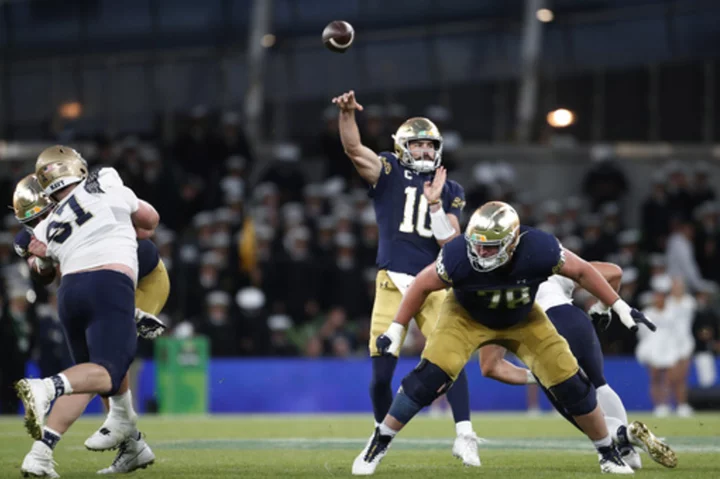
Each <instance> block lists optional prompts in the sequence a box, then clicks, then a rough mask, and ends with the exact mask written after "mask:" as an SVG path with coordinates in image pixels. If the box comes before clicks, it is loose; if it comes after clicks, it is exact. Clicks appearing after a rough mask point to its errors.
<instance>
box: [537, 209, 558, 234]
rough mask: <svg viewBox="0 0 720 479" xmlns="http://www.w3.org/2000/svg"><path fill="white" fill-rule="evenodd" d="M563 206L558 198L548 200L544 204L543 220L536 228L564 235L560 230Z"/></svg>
mask: <svg viewBox="0 0 720 479" xmlns="http://www.w3.org/2000/svg"><path fill="white" fill-rule="evenodd" d="M561 213H562V206H561V205H560V202H559V201H557V200H546V201H545V202H543V204H542V214H543V219H542V222H541V223H540V224H539V225H537V226H536V228H538V229H540V230H543V231H545V232H546V233H550V234H551V235H555V236H562V232H561V231H560V214H561Z"/></svg>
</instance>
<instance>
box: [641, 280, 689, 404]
mask: <svg viewBox="0 0 720 479" xmlns="http://www.w3.org/2000/svg"><path fill="white" fill-rule="evenodd" d="M650 286H651V288H652V291H653V295H652V303H651V305H650V306H649V307H647V308H645V309H644V310H643V313H644V314H645V315H646V316H648V317H650V318H653V321H654V322H655V325H656V326H657V331H655V332H654V333H651V332H650V331H649V330H646V328H639V329H638V344H637V347H636V349H635V356H636V357H637V360H638V361H639V362H640V363H641V364H643V365H644V366H645V367H647V368H648V372H649V374H650V397H651V398H652V402H653V406H654V408H655V410H654V413H655V415H656V416H661V417H662V416H667V415H669V414H670V406H669V394H668V393H669V386H670V370H671V369H672V367H673V366H675V364H676V363H677V362H678V359H679V355H678V348H677V347H676V341H675V338H674V335H675V325H674V321H673V312H672V311H671V310H670V309H669V308H668V305H667V301H666V300H667V295H668V294H669V293H670V290H671V289H672V279H671V278H670V277H669V276H667V275H658V276H654V277H653V278H652V280H651V282H650Z"/></svg>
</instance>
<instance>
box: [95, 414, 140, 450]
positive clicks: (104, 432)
mask: <svg viewBox="0 0 720 479" xmlns="http://www.w3.org/2000/svg"><path fill="white" fill-rule="evenodd" d="M135 431H136V422H135V421H131V420H119V419H116V418H114V417H112V416H108V418H107V419H105V422H104V423H103V425H102V426H101V427H100V429H98V430H97V431H95V433H93V435H92V436H90V437H89V438H87V440H86V441H85V447H86V448H87V449H88V450H90V451H109V450H112V449H117V448H118V447H120V445H121V444H122V443H123V442H125V441H126V440H128V439H129V438H130V436H132V434H133V433H135Z"/></svg>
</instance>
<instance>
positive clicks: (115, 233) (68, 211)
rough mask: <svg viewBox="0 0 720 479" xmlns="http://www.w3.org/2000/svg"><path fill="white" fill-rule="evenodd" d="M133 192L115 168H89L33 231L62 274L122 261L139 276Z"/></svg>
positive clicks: (136, 206) (135, 202)
mask: <svg viewBox="0 0 720 479" xmlns="http://www.w3.org/2000/svg"><path fill="white" fill-rule="evenodd" d="M137 210H138V199H137V196H135V193H133V191H132V190H131V189H129V188H127V187H126V186H124V185H123V182H122V180H121V179H120V176H119V175H118V173H117V171H115V169H114V168H102V169H100V170H96V171H93V172H91V173H90V174H89V175H88V178H87V179H86V180H85V181H83V182H81V183H78V185H77V186H76V187H75V189H74V190H73V191H72V193H70V194H69V195H68V196H66V197H65V198H63V199H62V201H60V202H59V203H58V205H57V206H56V207H55V209H54V210H53V212H52V213H50V215H48V217H47V218H45V219H44V220H43V221H41V222H40V224H38V225H37V227H36V228H35V230H34V235H35V237H36V238H37V239H38V240H39V241H42V242H43V243H45V244H47V251H48V256H49V257H51V258H52V259H53V260H55V261H56V262H57V263H59V264H60V271H61V272H62V274H63V275H66V274H70V273H74V272H77V271H82V270H86V269H91V268H97V267H99V266H103V265H106V264H124V265H126V266H129V267H130V268H132V270H133V271H134V272H135V275H136V276H137V271H138V260H137V239H136V233H135V228H134V227H133V225H132V219H131V217H130V216H131V215H132V213H134V212H136V211H137Z"/></svg>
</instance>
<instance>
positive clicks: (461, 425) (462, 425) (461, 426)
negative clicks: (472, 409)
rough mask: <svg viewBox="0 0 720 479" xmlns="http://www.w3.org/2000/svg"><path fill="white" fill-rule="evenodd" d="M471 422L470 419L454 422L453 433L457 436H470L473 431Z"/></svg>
mask: <svg viewBox="0 0 720 479" xmlns="http://www.w3.org/2000/svg"><path fill="white" fill-rule="evenodd" d="M474 432H475V431H473V427H472V423H471V422H470V421H460V422H456V423H455V433H456V434H457V435H458V436H472V435H473V433H474Z"/></svg>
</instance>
